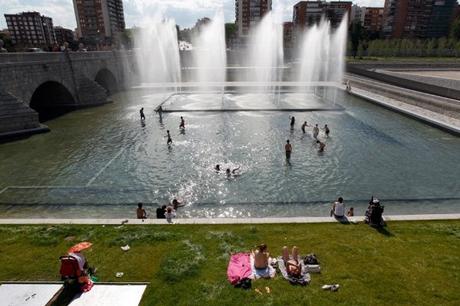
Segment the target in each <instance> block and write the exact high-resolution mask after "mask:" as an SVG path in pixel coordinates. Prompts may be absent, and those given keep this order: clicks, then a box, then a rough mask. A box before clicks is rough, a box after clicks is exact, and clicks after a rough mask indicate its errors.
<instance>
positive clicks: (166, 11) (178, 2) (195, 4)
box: [0, 0, 385, 29]
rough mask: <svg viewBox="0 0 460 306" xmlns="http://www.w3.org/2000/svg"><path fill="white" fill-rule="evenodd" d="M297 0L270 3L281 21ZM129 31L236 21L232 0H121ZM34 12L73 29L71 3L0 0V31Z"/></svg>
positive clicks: (369, 2) (371, 1)
mask: <svg viewBox="0 0 460 306" xmlns="http://www.w3.org/2000/svg"><path fill="white" fill-rule="evenodd" d="M297 2H299V0H273V8H275V7H276V8H278V9H279V10H280V11H281V12H282V13H283V20H284V21H290V20H291V19H292V7H293V5H294V4H295V3H297ZM384 2H385V1H384V0H355V1H353V3H356V4H359V5H361V6H383V4H384ZM123 7H124V12H125V21H126V26H127V27H128V28H130V27H133V26H141V25H142V23H143V22H144V21H146V20H147V19H149V18H151V17H152V16H155V15H156V16H158V14H159V12H161V13H162V14H163V15H164V16H166V17H168V18H172V19H174V20H175V21H176V23H177V24H179V25H180V26H181V27H190V26H193V25H194V24H195V22H196V20H197V19H199V18H202V17H210V18H212V16H213V15H214V14H215V12H216V10H218V9H222V8H223V10H224V14H225V20H226V22H232V21H234V19H235V0H123ZM23 11H37V12H40V13H41V14H42V15H45V16H48V17H51V18H53V24H54V25H55V26H57V25H59V26H63V27H66V28H70V29H75V27H76V21H75V14H74V8H73V1H72V0H0V15H1V16H0V29H2V28H6V22H5V17H4V16H3V14H11V13H14V14H16V13H19V12H23Z"/></svg>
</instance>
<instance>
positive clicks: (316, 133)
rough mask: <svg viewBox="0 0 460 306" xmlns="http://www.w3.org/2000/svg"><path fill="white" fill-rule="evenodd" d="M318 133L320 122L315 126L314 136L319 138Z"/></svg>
mask: <svg viewBox="0 0 460 306" xmlns="http://www.w3.org/2000/svg"><path fill="white" fill-rule="evenodd" d="M318 134H319V127H318V124H316V125H315V127H314V128H313V138H315V139H318Z"/></svg>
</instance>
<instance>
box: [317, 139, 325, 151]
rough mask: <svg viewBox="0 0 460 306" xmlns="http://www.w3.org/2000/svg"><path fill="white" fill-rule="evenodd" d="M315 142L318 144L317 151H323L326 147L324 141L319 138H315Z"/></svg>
mask: <svg viewBox="0 0 460 306" xmlns="http://www.w3.org/2000/svg"><path fill="white" fill-rule="evenodd" d="M316 143H317V144H319V149H318V152H324V148H325V147H326V144H325V143H324V142H321V141H319V140H317V141H316Z"/></svg>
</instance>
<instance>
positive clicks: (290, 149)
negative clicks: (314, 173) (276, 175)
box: [284, 139, 292, 161]
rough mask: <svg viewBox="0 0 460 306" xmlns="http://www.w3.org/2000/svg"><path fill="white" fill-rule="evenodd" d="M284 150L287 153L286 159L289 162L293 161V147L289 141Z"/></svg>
mask: <svg viewBox="0 0 460 306" xmlns="http://www.w3.org/2000/svg"><path fill="white" fill-rule="evenodd" d="M284 150H285V151H286V159H287V160H288V161H289V160H290V159H291V153H292V146H291V144H290V143H289V139H288V140H286V145H285V146H284Z"/></svg>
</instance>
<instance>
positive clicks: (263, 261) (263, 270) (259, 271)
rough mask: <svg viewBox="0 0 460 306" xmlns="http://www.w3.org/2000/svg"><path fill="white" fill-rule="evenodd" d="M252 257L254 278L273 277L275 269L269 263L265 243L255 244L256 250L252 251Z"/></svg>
mask: <svg viewBox="0 0 460 306" xmlns="http://www.w3.org/2000/svg"><path fill="white" fill-rule="evenodd" d="M252 257H253V260H254V264H253V267H254V268H253V273H254V276H255V278H256V279H257V278H273V277H275V274H276V270H275V268H273V266H271V265H270V264H269V263H270V254H269V253H268V249H267V245H266V244H261V245H259V246H257V248H256V250H254V251H253V252H252Z"/></svg>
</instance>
